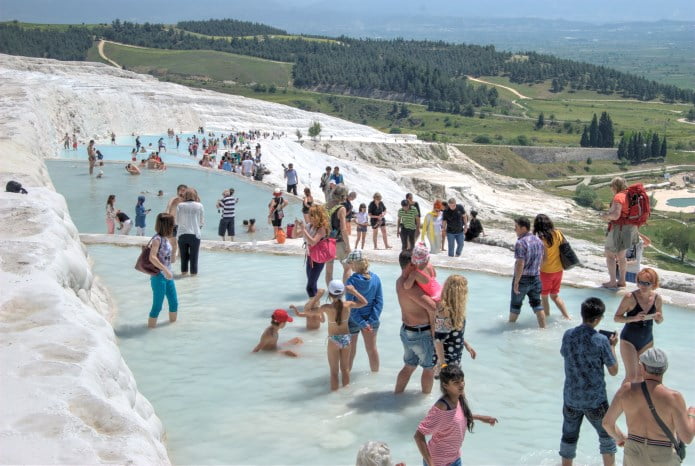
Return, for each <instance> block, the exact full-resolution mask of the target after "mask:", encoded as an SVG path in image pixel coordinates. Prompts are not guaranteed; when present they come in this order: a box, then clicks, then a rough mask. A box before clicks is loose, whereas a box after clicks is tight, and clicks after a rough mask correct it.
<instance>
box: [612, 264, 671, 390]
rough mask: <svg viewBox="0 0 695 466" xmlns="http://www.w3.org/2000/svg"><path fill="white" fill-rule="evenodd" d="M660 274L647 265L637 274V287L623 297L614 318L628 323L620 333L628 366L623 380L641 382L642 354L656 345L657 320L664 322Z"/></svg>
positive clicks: (625, 363)
mask: <svg viewBox="0 0 695 466" xmlns="http://www.w3.org/2000/svg"><path fill="white" fill-rule="evenodd" d="M658 286H659V276H658V275H657V274H656V272H655V271H654V269H650V268H644V269H642V270H640V272H639V273H638V274H637V290H636V291H633V292H632V293H628V294H626V295H625V296H624V297H623V300H622V301H621V302H620V306H619V307H618V310H617V311H616V313H615V317H614V320H615V321H616V322H621V323H624V324H625V327H623V331H622V332H620V355H621V356H622V358H623V365H624V366H625V380H624V381H623V382H628V381H630V382H641V381H642V378H641V376H640V369H639V356H640V354H642V353H644V352H645V351H647V350H648V349H649V348H651V347H652V346H654V335H653V334H652V327H653V326H654V322H656V323H657V324H660V323H661V322H663V321H664V316H663V314H662V311H661V304H662V303H661V296H659V295H658V294H656V291H655V290H656V288H657V287H658Z"/></svg>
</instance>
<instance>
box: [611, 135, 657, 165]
mask: <svg viewBox="0 0 695 466" xmlns="http://www.w3.org/2000/svg"><path fill="white" fill-rule="evenodd" d="M667 153H668V144H667V142H666V136H663V137H661V136H659V133H652V132H646V133H644V134H642V132H641V131H638V132H637V133H631V134H628V135H623V136H622V137H621V138H620V143H618V158H619V159H620V160H627V161H629V162H631V163H640V162H644V161H645V160H648V159H657V158H664V157H666V154H667Z"/></svg>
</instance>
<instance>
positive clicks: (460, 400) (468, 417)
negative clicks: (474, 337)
mask: <svg viewBox="0 0 695 466" xmlns="http://www.w3.org/2000/svg"><path fill="white" fill-rule="evenodd" d="M439 383H440V386H441V390H442V394H443V395H444V396H442V397H441V398H440V399H439V401H437V402H436V403H435V404H434V406H432V408H430V410H429V412H428V413H427V416H425V418H424V419H423V420H422V422H420V425H419V426H418V428H417V431H416V432H415V443H416V444H417V447H418V449H419V450H420V454H422V459H423V460H424V462H425V465H426V466H461V445H463V438H464V437H465V435H466V429H467V430H468V431H472V430H473V424H474V422H473V421H482V422H485V423H487V424H490V425H491V426H494V425H495V423H497V418H494V417H492V416H482V415H479V414H473V413H472V412H471V409H470V408H469V407H468V403H467V402H466V396H465V394H464V386H465V381H464V379H463V371H461V368H460V367H459V366H457V365H448V366H445V367H443V368H442V372H441V373H440V374H439ZM426 435H431V436H432V438H431V439H430V441H429V442H427V441H426V439H425V436H426Z"/></svg>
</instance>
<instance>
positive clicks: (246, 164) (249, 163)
mask: <svg viewBox="0 0 695 466" xmlns="http://www.w3.org/2000/svg"><path fill="white" fill-rule="evenodd" d="M252 171H253V160H251V159H246V160H244V161H242V162H241V173H243V174H244V175H250V174H251V172H252Z"/></svg>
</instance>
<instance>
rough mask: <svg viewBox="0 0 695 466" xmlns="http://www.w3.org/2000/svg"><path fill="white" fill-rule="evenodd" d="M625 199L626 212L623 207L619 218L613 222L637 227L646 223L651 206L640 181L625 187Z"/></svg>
mask: <svg viewBox="0 0 695 466" xmlns="http://www.w3.org/2000/svg"><path fill="white" fill-rule="evenodd" d="M625 199H626V200H627V212H626V211H625V209H623V211H622V213H621V215H620V218H619V219H618V220H616V221H615V223H616V224H617V225H637V226H638V227H641V226H642V225H644V224H645V223H647V220H649V215H650V214H651V212H652V206H651V204H650V203H649V195H648V194H647V191H645V189H644V186H643V185H642V183H636V184H633V185H632V186H630V187H629V188H627V193H626V195H625Z"/></svg>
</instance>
